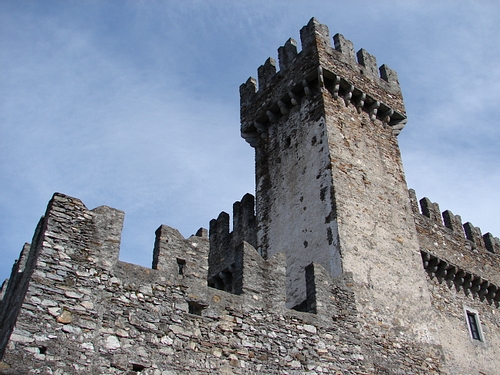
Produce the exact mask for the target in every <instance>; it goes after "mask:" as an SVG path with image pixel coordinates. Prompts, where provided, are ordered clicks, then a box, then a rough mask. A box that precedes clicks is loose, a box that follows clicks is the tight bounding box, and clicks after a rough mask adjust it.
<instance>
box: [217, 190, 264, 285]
mask: <svg viewBox="0 0 500 375" xmlns="http://www.w3.org/2000/svg"><path fill="white" fill-rule="evenodd" d="M254 206H255V198H254V197H253V195H251V194H246V195H245V196H244V197H243V198H242V199H241V201H239V202H236V203H234V205H233V230H232V231H230V226H229V220H230V218H229V215H228V214H227V213H226V212H221V213H220V215H219V216H218V217H217V219H213V220H211V221H210V231H209V236H210V252H209V256H208V284H209V285H210V286H213V287H215V288H217V289H221V290H225V291H227V292H230V293H234V294H240V293H241V292H242V285H243V284H242V283H243V281H242V277H243V268H242V267H243V250H242V247H241V246H242V243H243V242H246V243H248V244H249V245H251V246H252V247H256V218H255V208H254Z"/></svg>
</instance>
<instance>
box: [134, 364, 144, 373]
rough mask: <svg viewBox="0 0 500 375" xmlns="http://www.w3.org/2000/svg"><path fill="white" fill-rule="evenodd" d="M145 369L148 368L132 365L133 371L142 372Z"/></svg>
mask: <svg viewBox="0 0 500 375" xmlns="http://www.w3.org/2000/svg"><path fill="white" fill-rule="evenodd" d="M145 368H146V366H143V365H140V364H138V363H132V371H135V372H142V370H144V369H145Z"/></svg>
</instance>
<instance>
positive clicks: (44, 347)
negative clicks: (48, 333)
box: [38, 346, 47, 354]
mask: <svg viewBox="0 0 500 375" xmlns="http://www.w3.org/2000/svg"><path fill="white" fill-rule="evenodd" d="M38 351H39V352H40V354H45V353H47V347H46V346H39V347H38Z"/></svg>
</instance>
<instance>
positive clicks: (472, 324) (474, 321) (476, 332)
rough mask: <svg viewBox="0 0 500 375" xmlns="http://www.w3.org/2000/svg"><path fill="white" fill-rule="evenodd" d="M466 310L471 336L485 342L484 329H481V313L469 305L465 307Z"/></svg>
mask: <svg viewBox="0 0 500 375" xmlns="http://www.w3.org/2000/svg"><path fill="white" fill-rule="evenodd" d="M464 310H465V318H466V320H467V328H468V329H469V334H470V337H471V338H472V340H474V341H480V342H483V341H484V336H483V331H482V329H481V321H480V320H479V313H478V312H477V311H475V310H473V309H470V308H468V307H464Z"/></svg>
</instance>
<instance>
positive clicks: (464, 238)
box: [409, 189, 500, 374]
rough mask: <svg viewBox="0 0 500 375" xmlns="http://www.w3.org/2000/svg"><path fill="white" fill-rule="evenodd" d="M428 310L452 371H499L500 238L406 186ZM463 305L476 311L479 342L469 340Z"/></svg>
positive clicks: (486, 372)
mask: <svg viewBox="0 0 500 375" xmlns="http://www.w3.org/2000/svg"><path fill="white" fill-rule="evenodd" d="M409 196H410V202H411V205H412V210H413V213H414V218H415V224H416V228H417V233H418V238H419V243H420V250H421V252H422V262H423V267H424V268H425V270H426V271H427V272H426V275H427V284H428V289H429V291H430V293H431V296H432V298H431V303H432V312H433V314H434V316H435V318H434V319H435V320H436V321H438V322H439V324H440V330H439V333H440V336H441V337H440V341H441V344H442V346H443V353H444V356H445V358H446V362H447V363H448V364H449V366H450V371H451V373H471V374H472V373H478V371H480V372H479V373H484V374H495V373H496V372H498V361H496V360H493V359H494V358H499V356H500V316H499V312H498V307H499V301H500V291H499V290H498V286H500V283H499V282H500V274H499V272H498V266H499V264H500V259H499V256H500V255H499V254H500V246H499V245H500V242H499V240H498V238H496V237H493V235H491V234H490V233H486V234H485V235H482V234H481V230H480V229H479V228H477V227H474V226H473V225H472V224H471V223H468V222H467V223H465V224H462V219H461V217H460V216H459V215H454V214H453V213H452V212H451V211H448V210H446V211H443V212H441V211H440V209H439V205H438V204H437V203H433V202H431V201H430V199H428V198H422V199H420V201H418V200H417V197H416V194H415V191H414V190H411V189H410V190H409ZM465 308H470V309H473V310H475V311H477V312H478V314H479V320H480V324H481V326H482V330H483V333H484V341H483V342H480V341H478V340H473V339H472V338H471V337H470V333H469V331H468V323H467V317H466V315H465V310H464V309H465Z"/></svg>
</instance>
